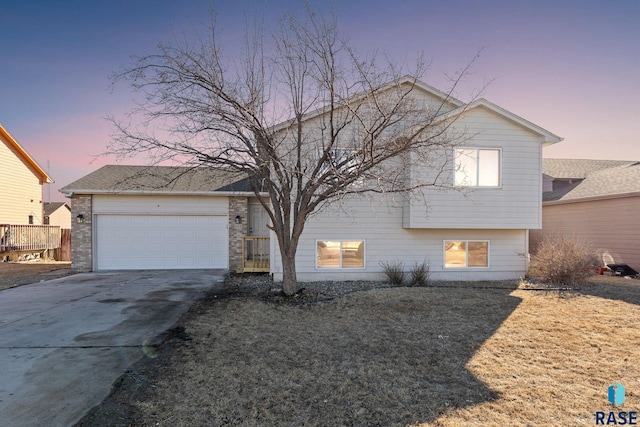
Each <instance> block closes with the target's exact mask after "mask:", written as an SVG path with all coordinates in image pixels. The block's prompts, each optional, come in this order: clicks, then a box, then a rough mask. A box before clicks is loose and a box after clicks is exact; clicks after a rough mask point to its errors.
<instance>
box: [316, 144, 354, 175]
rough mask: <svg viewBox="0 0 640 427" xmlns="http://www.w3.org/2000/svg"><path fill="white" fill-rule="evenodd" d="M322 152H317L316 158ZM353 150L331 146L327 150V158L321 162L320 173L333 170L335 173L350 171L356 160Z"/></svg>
mask: <svg viewBox="0 0 640 427" xmlns="http://www.w3.org/2000/svg"><path fill="white" fill-rule="evenodd" d="M321 155H322V153H318V158H320V156H321ZM354 156H355V151H353V150H349V149H347V148H333V149H331V150H329V153H328V159H326V160H325V161H324V163H323V164H322V171H321V172H322V173H323V174H324V173H326V172H329V171H333V172H335V173H336V174H338V175H339V174H340V173H351V172H353V170H354V169H355V168H356V167H357V161H356V159H355V158H354Z"/></svg>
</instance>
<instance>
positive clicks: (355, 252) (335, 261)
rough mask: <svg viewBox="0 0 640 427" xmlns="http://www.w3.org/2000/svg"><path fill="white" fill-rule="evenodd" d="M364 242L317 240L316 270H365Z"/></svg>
mask: <svg viewBox="0 0 640 427" xmlns="http://www.w3.org/2000/svg"><path fill="white" fill-rule="evenodd" d="M364 252H365V243H364V240H316V268H364Z"/></svg>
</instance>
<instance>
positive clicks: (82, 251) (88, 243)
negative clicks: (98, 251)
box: [71, 195, 93, 272]
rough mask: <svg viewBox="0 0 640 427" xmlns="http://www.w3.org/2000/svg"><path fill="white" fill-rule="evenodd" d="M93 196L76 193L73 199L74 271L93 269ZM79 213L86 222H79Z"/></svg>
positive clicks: (72, 262) (72, 254)
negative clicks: (77, 219)
mask: <svg viewBox="0 0 640 427" xmlns="http://www.w3.org/2000/svg"><path fill="white" fill-rule="evenodd" d="M91 201H92V200H91V196H90V195H74V196H73V198H72V199H71V269H72V270H73V271H78V272H80V271H91V270H93V252H92V250H93V247H92V224H91V216H92V215H91V212H92V209H91ZM78 215H83V216H84V222H83V223H82V224H78V222H77V221H76V218H77V216H78Z"/></svg>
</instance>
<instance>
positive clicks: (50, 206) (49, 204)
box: [44, 202, 66, 216]
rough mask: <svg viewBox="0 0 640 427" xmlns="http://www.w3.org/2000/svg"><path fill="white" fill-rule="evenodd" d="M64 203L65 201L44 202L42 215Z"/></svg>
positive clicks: (49, 212)
mask: <svg viewBox="0 0 640 427" xmlns="http://www.w3.org/2000/svg"><path fill="white" fill-rule="evenodd" d="M64 205H66V203H65V202H47V203H45V204H44V216H49V215H51V214H52V213H54V212H55V211H57V210H58V209H60V208H61V207H63V206H64Z"/></svg>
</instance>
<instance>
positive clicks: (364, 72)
mask: <svg viewBox="0 0 640 427" xmlns="http://www.w3.org/2000/svg"><path fill="white" fill-rule="evenodd" d="M424 69H425V67H424V64H423V63H422V61H420V60H419V61H417V64H416V69H415V70H414V72H413V73H412V76H414V77H403V76H402V73H401V72H400V70H399V69H398V68H397V67H395V66H394V65H393V64H391V63H389V62H388V61H386V62H385V63H384V66H380V65H379V63H378V60H377V58H376V56H375V55H374V56H373V57H371V58H362V57H360V56H359V55H357V54H356V53H355V51H354V50H353V49H352V48H351V47H350V46H349V44H348V42H347V41H346V40H345V39H344V38H343V37H342V36H341V34H340V32H339V31H338V28H337V25H336V21H335V19H325V18H324V17H322V16H318V15H315V14H314V13H312V12H311V11H309V10H307V14H306V15H305V16H304V18H302V19H299V18H296V17H294V16H292V15H287V16H285V17H284V18H283V19H282V20H281V21H280V25H279V27H278V28H277V29H276V30H275V31H273V32H272V33H271V34H270V35H269V36H265V35H264V34H263V31H262V29H261V28H260V27H259V26H253V27H252V26H247V31H246V39H245V48H244V50H243V51H242V52H234V54H233V56H232V57H231V58H225V57H224V56H223V50H222V46H221V43H220V41H219V34H218V33H217V32H216V26H215V25H212V27H211V29H210V32H209V34H208V38H207V39H198V40H197V42H195V43H194V42H192V41H189V40H185V41H183V42H180V43H176V44H174V45H171V46H167V45H164V46H163V45H161V46H160V47H159V52H158V53H157V54H153V55H149V56H144V57H141V58H138V59H136V61H135V62H134V64H133V65H132V66H131V67H129V68H127V69H125V70H124V71H122V72H121V73H119V74H118V75H116V76H115V77H114V82H118V81H119V80H125V81H127V82H129V83H130V84H131V86H132V87H133V88H134V89H135V90H137V91H139V92H141V93H142V94H143V95H144V97H143V100H142V102H141V103H140V104H139V106H138V108H136V109H134V110H133V111H132V116H133V117H137V118H138V120H139V118H140V117H141V118H142V119H143V121H141V122H138V124H137V125H131V124H123V123H122V122H121V121H118V120H116V119H115V118H111V121H112V122H113V123H114V124H115V126H116V128H117V135H116V137H115V139H114V140H113V142H112V145H111V146H110V147H109V152H110V153H111V154H114V153H115V154H118V155H120V156H128V155H132V154H138V153H141V152H145V153H148V154H152V155H153V156H154V159H155V160H156V161H165V160H168V159H172V160H174V161H177V162H180V163H181V164H194V165H199V166H206V167H211V168H223V169H227V170H234V171H238V172H242V173H244V174H246V176H247V177H248V178H249V179H250V182H251V185H252V189H253V191H254V193H255V194H256V195H260V194H265V193H266V194H268V196H269V197H268V200H264V199H263V198H259V199H260V200H261V202H262V203H263V207H264V209H265V210H266V212H267V213H268V215H269V217H270V221H271V225H270V227H271V229H272V230H273V232H274V233H275V235H276V237H277V240H278V247H279V250H280V255H281V257H282V261H283V265H282V271H283V284H282V286H283V290H284V292H285V293H286V294H288V295H292V294H294V293H295V292H296V291H297V289H298V285H297V281H296V265H295V255H296V251H297V248H298V241H299V239H300V236H301V235H302V232H303V230H304V227H305V223H306V221H307V220H308V218H309V217H310V215H312V214H313V213H314V212H316V211H317V210H318V209H320V208H321V207H322V206H324V205H326V204H328V203H331V202H333V201H336V200H341V199H344V198H345V197H350V195H352V194H365V193H394V194H395V193H398V194H401V193H406V192H410V191H413V190H416V189H417V188H421V187H425V186H433V185H440V184H439V182H438V180H437V179H436V180H432V181H430V182H415V181H413V180H411V179H407V177H406V176H405V171H406V169H407V168H406V166H407V165H408V164H409V163H411V162H421V163H422V164H426V165H432V167H434V168H435V169H436V170H440V171H441V170H442V169H443V168H444V164H443V163H442V161H441V160H440V161H438V162H436V161H435V160H434V159H441V156H436V155H434V153H436V152H439V151H442V149H443V148H446V147H449V146H451V145H452V144H455V143H456V142H457V141H458V140H459V139H460V138H461V137H462V135H453V134H452V133H451V132H450V125H451V123H452V121H453V120H455V117H456V116H454V117H450V115H449V116H447V115H445V114H443V113H445V112H446V111H448V110H450V109H451V105H452V103H453V105H455V100H454V99H453V98H452V97H451V96H450V94H451V92H448V93H443V94H442V95H443V97H442V100H441V102H439V103H438V104H437V105H433V104H431V105H427V104H425V103H424V102H423V100H421V98H420V97H419V96H417V95H416V90H415V89H416V85H417V84H418V83H417V82H418V80H417V77H419V76H420V75H421V74H422V73H423V71H424ZM465 72H466V69H465V70H463V71H462V72H460V73H458V75H457V77H456V78H455V79H454V80H453V82H452V86H451V90H453V88H454V87H455V85H456V84H457V83H458V82H459V80H460V78H461V77H462V76H463V75H464V74H465ZM445 116H447V117H448V119H446V120H443V119H442V117H445ZM436 175H437V174H436Z"/></svg>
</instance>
